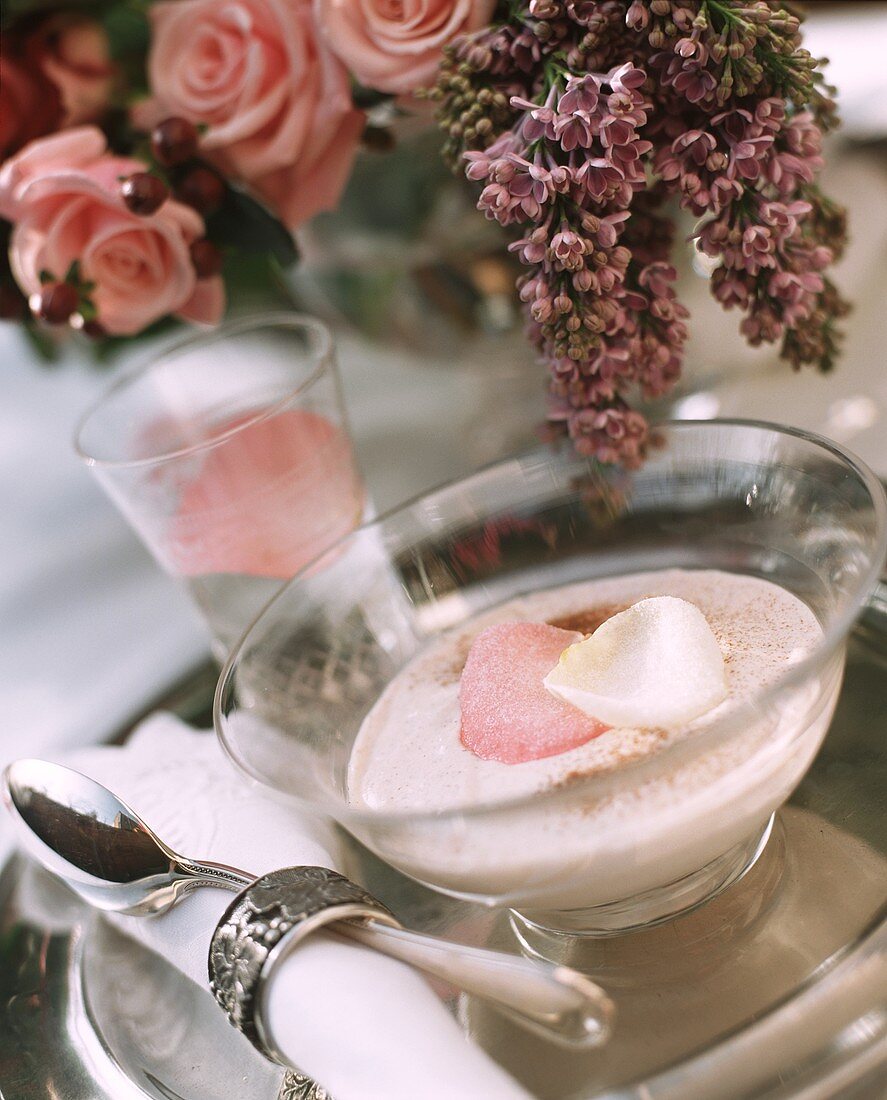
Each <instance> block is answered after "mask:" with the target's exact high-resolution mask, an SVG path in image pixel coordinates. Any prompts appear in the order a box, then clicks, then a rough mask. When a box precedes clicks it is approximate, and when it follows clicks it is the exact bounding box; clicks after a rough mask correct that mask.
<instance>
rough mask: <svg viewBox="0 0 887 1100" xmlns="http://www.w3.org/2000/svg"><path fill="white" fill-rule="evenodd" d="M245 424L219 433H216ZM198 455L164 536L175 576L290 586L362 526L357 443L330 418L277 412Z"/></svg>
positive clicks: (299, 411)
mask: <svg viewBox="0 0 887 1100" xmlns="http://www.w3.org/2000/svg"><path fill="white" fill-rule="evenodd" d="M243 423H244V418H242V417H241V418H240V419H238V420H232V421H231V423H230V424H228V425H220V426H218V425H217V426H216V428H215V430H214V433H213V434H214V435H221V434H222V433H223V432H225V431H226V430H231V429H234V428H237V427H238V426H239V425H241V424H243ZM196 457H197V458H198V459H199V463H200V464H199V467H198V468H197V470H196V472H195V475H194V477H193V478H192V479H191V480H189V481H188V482H186V483H185V485H184V486H183V487H182V489H181V492H180V495H179V500H178V507H177V509H176V512H175V514H174V516H173V517H172V519H171V521H170V525H169V527H168V530H167V532H166V539H167V547H166V549H167V553H166V555H165V556H166V558H167V560H168V562H169V563H170V565H171V567H172V569H173V571H174V572H177V573H180V574H183V575H185V576H199V575H205V574H209V573H239V574H248V575H250V576H256V577H274V578H280V579H285V578H287V577H290V576H292V575H293V574H294V573H296V572H297V571H298V570H299V569H301V568H302V566H303V565H306V564H307V563H308V562H309V561H311V559H312V558H314V557H315V556H316V555H317V554H319V553H320V552H321V551H323V550H325V549H326V548H327V547H328V546H329V545H330V544H331V543H332V542H334V541H335V540H336V539H337V538H339V537H340V536H341V535H344V534H345V533H346V532H348V531H350V530H351V529H352V528H353V527H354V526H355V524H356V523H357V522H359V519H360V514H361V511H362V507H363V490H362V487H361V483H360V479H359V477H358V475H357V472H356V470H355V468H354V465H353V459H352V452H351V444H350V442H349V440H348V436H347V435H346V433H345V432H344V431H343V430H342V429H341V428H339V427H337V426H336V425H335V424H333V423H332V422H331V421H330V420H328V419H327V418H326V417H325V416H320V415H319V414H317V413H313V412H309V411H307V410H305V409H290V410H287V411H285V412H282V413H277V414H275V415H273V416H270V417H268V418H267V419H265V420H260V421H258V422H257V423H255V424H252V425H249V426H247V427H242V428H241V430H240V431H237V432H235V434H233V435H231V436H229V437H228V438H227V439H225V440H223V441H221V442H220V443H218V444H217V445H216V446H214V447H211V448H210V449H208V450H206V451H204V452H197V456H196Z"/></svg>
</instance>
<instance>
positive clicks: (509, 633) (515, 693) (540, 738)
mask: <svg viewBox="0 0 887 1100" xmlns="http://www.w3.org/2000/svg"><path fill="white" fill-rule="evenodd" d="M581 639H582V635H581V634H579V633H577V632H576V631H574V630H560V629H559V628H558V627H556V626H549V625H548V624H547V623H525V622H517V623H500V624H499V625H498V626H491V627H488V628H487V629H486V630H483V631H481V633H480V634H478V636H477V637H476V638H475V640H474V644H473V645H472V647H471V650H470V652H469V654H468V659H467V660H466V662H465V668H464V669H463V670H462V681H461V684H460V686H459V705H460V707H461V711H462V744H463V745H464V746H465V747H466V748H467V749H470V750H471V751H472V752H473V753H474V754H475V756H479V757H481V759H482V760H498V761H500V763H503V764H522V763H525V762H526V761H528V760H541V759H542V757H544V756H557V755H558V753H562V752H567V751H568V750H569V749H575V748H577V747H578V746H579V745H584V744H585V742H586V741H590V740H591V739H592V738H593V737H597V736H598V735H599V734H602V733H604V732H605V731H606V730H607V729H608V728H609V727H608V726H605V725H604V724H603V723H601V722H598V721H596V720H595V719H594V718H589V717H588V715H585V714H583V713H582V711H581V710H578V709H577V708H576V707H573V706H570V705H569V704H568V703H563V702H561V701H560V700H559V699H556V698H555V697H554V696H553V695H552V694H551V693H550V692H548V691H546V689H545V687H544V685H543V683H542V681H543V679H544V678H545V676H546V675H547V674H548V673H549V672H550V671H551V670H552V668H554V666H555V665H556V664H557V660H558V658H559V657H560V655H561V653H563V651H564V650H565V649H566V648H567V646H570V645H573V644H574V643H575V642H578V641H580V640H581Z"/></svg>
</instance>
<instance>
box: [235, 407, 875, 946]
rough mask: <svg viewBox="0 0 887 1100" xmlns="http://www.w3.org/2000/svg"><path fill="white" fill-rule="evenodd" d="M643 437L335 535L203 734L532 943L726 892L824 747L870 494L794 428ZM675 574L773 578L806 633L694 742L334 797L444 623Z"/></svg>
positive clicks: (727, 424)
mask: <svg viewBox="0 0 887 1100" xmlns="http://www.w3.org/2000/svg"><path fill="white" fill-rule="evenodd" d="M659 444H660V446H659V449H657V450H654V452H653V453H652V454H651V456H650V458H649V459H648V461H647V462H646V464H645V465H644V466H643V467H642V468H641V469H640V470H637V471H633V472H625V471H620V470H617V469H614V468H611V467H602V466H600V465H598V464H596V463H595V462H594V461H592V460H589V459H584V458H581V457H579V456H577V455H576V454H575V453H573V452H572V451H571V450H569V449H567V448H564V449H562V450H560V451H557V450H552V449H549V448H541V449H537V450H534V451H531V452H528V453H526V454H524V455H521V456H519V457H518V458H515V459H512V460H509V461H505V462H500V463H498V464H495V465H493V466H490V467H488V468H487V469H485V470H482V471H481V472H479V473H477V474H475V475H473V476H471V477H468V478H465V479H462V480H460V481H457V482H454V483H452V484H451V485H448V486H445V487H444V488H442V489H439V490H436V491H434V492H432V493H429V494H426V495H425V496H422V497H419V498H418V499H416V500H415V501H413V502H412V503H409V504H407V505H404V506H403V507H401V508H398V509H396V510H395V511H393V512H390V513H389V514H388V515H386V516H383V517H381V518H380V519H377V520H376V521H375V522H373V523H370V524H367V525H366V526H364V527H362V528H360V529H359V530H357V531H356V532H354V533H351V534H349V535H347V536H346V537H345V538H343V539H342V540H341V541H340V542H339V543H337V544H336V546H335V547H333V548H332V549H331V550H330V551H328V552H327V553H326V554H324V555H322V556H321V557H320V558H319V559H318V560H317V561H315V562H314V563H313V564H312V565H311V566H310V567H309V568H308V569H306V570H303V572H302V573H300V574H299V575H298V576H296V577H295V578H294V579H293V580H292V581H291V582H290V583H289V585H287V587H286V588H284V589H283V590H282V591H281V593H280V594H279V595H278V596H277V597H276V599H275V600H274V601H272V603H271V604H270V605H269V606H268V607H267V608H266V609H265V611H264V612H263V614H262V615H261V617H260V618H259V619H258V620H257V621H256V623H255V624H254V625H253V626H252V628H251V629H250V631H249V632H248V633H247V635H246V636H245V637H244V639H243V640H242V642H241V644H240V646H239V648H238V650H237V652H235V653H234V654H232V656H231V657H230V658H229V661H228V663H227V665H226V667H225V668H224V670H223V672H222V677H221V679H220V681H219V685H218V689H217V693H216V703H215V721H216V728H217V731H218V734H219V736H220V738H221V742H222V744H223V746H224V748H225V749H226V751H227V752H228V754H229V755H230V757H231V758H232V759H233V760H234V761H235V763H236V764H237V765H238V766H239V767H240V768H241V769H242V770H243V771H244V772H246V773H248V774H249V775H251V776H252V777H254V778H255V779H257V780H259V781H260V782H262V783H265V784H267V785H268V786H270V787H274V788H276V789H278V790H279V791H283V792H285V793H286V794H287V795H289V796H291V797H292V798H293V799H295V800H297V801H298V802H299V803H301V804H302V805H303V806H307V807H309V808H310V809H311V810H312V811H313V812H315V813H317V812H320V813H323V814H326V815H328V816H330V817H332V818H334V819H335V820H336V821H338V822H339V823H340V824H341V825H343V826H344V827H345V828H346V829H347V830H349V831H350V832H351V833H352V834H353V835H354V836H355V837H356V838H357V839H358V840H360V841H362V842H363V843H364V844H365V845H366V846H367V847H368V848H370V849H371V850H372V851H374V852H375V853H376V854H377V855H379V856H381V858H382V859H384V860H386V861H387V862H388V863H390V864H392V865H393V866H394V867H396V868H398V869H399V870H401V871H403V872H404V873H406V874H407V875H410V876H411V877H413V878H414V879H416V880H418V881H420V882H422V883H424V884H426V885H428V886H430V887H433V888H435V889H437V890H440V891H442V892H444V893H446V894H450V895H453V896H456V897H461V898H466V899H470V900H473V901H476V902H481V903H483V904H486V905H502V906H509V907H511V908H512V910H513V911H516V915H515V917H514V918H513V919H514V921H515V922H516V926H517V927H518V929H519V930H521V931H522V932H524V933H527V934H528V935H529V932H534V933H536V932H538V933H551V934H552V935H555V936H557V935H606V934H613V933H616V932H619V931H625V930H628V929H632V928H639V927H643V926H647V925H650V924H653V923H656V922H658V921H662V920H666V919H668V918H669V917H671V916H673V915H675V914H677V913H679V912H686V911H688V910H689V909H692V908H694V907H695V906H697V905H700V904H702V903H703V902H704V901H705V900H707V899H708V898H711V897H713V896H714V895H715V894H717V893H718V892H720V891H721V890H723V889H724V888H726V887H727V886H729V885H730V884H731V883H733V882H736V881H737V880H738V879H739V878H740V877H742V875H744V874H745V872H746V871H747V870H748V869H749V868H750V867H751V866H752V865H753V864H754V862H755V860H756V859H757V858H758V856H759V855H760V853H761V851H762V850H763V847H764V845H765V844H766V842H767V838H768V836H769V832H770V824H771V821H772V815H773V813H774V811H775V810H776V809H777V808H778V807H779V806H780V805H781V804H782V803H783V802H784V801H785V800H786V799H787V798H788V797H789V795H790V794H791V793H792V791H793V790H794V788H795V787H796V786H797V784H798V783H799V781H800V780H801V777H802V776H803V775H804V773H805V772H806V770H807V768H808V767H809V765H810V763H811V761H812V760H813V757H814V756H815V754H816V752H817V750H818V749H819V746H820V744H821V742H822V739H823V737H824V736H825V733H826V730H827V728H828V724H829V721H830V718H831V714H832V711H833V708H834V705H835V702H836V699H837V695H838V691H839V688H840V683H841V675H842V671H843V663H844V646H845V639H846V637H847V634H848V631H849V629H850V627H851V625H852V623H853V622H854V620H855V618H856V616H857V614H858V613H859V611H860V609H861V608H862V607H863V605H864V603H865V601H866V599H867V598H868V597H869V595H870V594H871V592H872V591H873V590H874V588H875V585H876V583H877V580H878V575H879V572H880V569H881V567H882V565H883V562H884V557H885V553H887V501H885V498H884V492H883V489H882V487H881V485H880V484H879V482H878V480H877V479H876V478H875V477H874V475H873V474H872V473H871V471H869V470H868V469H867V468H866V467H865V466H863V465H862V464H861V463H860V462H859V461H858V460H856V459H855V458H854V457H853V456H851V455H850V454H848V453H847V452H846V451H844V450H842V449H841V448H840V447H838V446H836V445H834V444H832V443H830V442H828V441H826V440H824V439H819V438H816V437H814V436H811V435H807V434H805V433H804V432H801V431H795V430H792V429H788V428H781V427H779V426H776V425H768V424H760V423H753V422H741V421H705V422H689V421H683V422H676V423H672V424H669V425H666V426H665V427H663V428H662V429H661V431H660V432H659ZM670 568H680V569H684V570H711V569H715V570H721V571H725V572H728V573H733V574H747V575H750V576H755V577H760V578H765V579H767V580H769V581H771V582H775V583H776V584H778V585H781V586H782V587H783V588H785V589H787V590H788V591H789V592H791V593H793V594H794V595H795V596H797V597H798V598H799V599H800V600H802V601H803V602H804V603H805V604H806V605H807V606H808V607H809V608H810V609H811V610H812V612H813V613H814V614H815V616H816V618H817V619H818V621H819V623H820V625H821V627H822V637H821V640H820V641H819V642H818V643H817V644H816V645H815V647H814V648H813V649H812V650H810V651H809V652H803V653H800V652H799V653H798V654H797V655H796V656H797V659H796V660H794V661H793V663H789V664H787V665H786V667H785V670H784V671H782V672H781V673H780V674H779V675H778V678H775V679H774V680H773V681H771V682H769V683H768V684H767V685H766V686H764V687H762V688H761V689H760V690H758V691H757V692H752V693H748V694H747V695H746V694H744V693H743V695H742V696H740V698H738V699H736V700H734V701H733V702H732V703H731V704H730V705H729V706H726V707H724V708H723V710H721V711H719V712H718V714H717V716H713V717H712V719H711V721H710V722H707V723H705V724H704V725H703V726H701V727H699V728H698V729H694V730H693V731H692V733H690V732H688V734H687V735H686V736H681V737H674V738H667V737H666V738H664V739H663V740H661V741H659V742H657V743H656V744H655V745H654V746H653V747H652V748H651V749H650V751H649V752H647V753H646V754H645V755H640V754H638V755H636V756H634V757H632V756H631V755H630V754H628V755H625V756H624V757H622V758H621V759H618V760H617V761H616V762H615V763H614V765H613V766H611V767H609V768H608V769H606V770H603V771H601V772H600V773H599V774H577V775H573V776H569V777H568V778H567V779H566V780H564V781H563V782H560V783H558V784H554V785H552V786H551V787H549V788H548V789H546V790H544V791H541V792H539V793H535V794H533V795H530V796H522V797H518V798H515V797H513V796H511V797H503V796H502V795H501V794H499V795H497V792H496V791H495V789H486V790H483V791H482V792H480V793H477V794H476V797H475V798H469V797H468V796H466V797H465V799H464V801H460V802H459V803H458V804H455V803H454V804H453V805H452V806H451V807H449V808H446V809H441V810H434V809H427V810H426V809H424V808H423V809H421V810H408V811H395V810H389V809H385V810H377V809H373V808H372V807H371V806H368V805H366V804H364V803H361V802H355V801H352V799H351V798H349V790H348V774H349V760H350V757H351V751H352V747H353V745H354V743H355V739H356V738H357V735H358V732H359V730H360V728H361V723H362V722H363V720H364V718H365V717H366V715H367V714H368V712H369V711H370V709H371V708H372V707H373V705H374V704H375V703H376V701H377V700H378V699H379V696H380V695H381V693H382V692H383V691H384V689H385V687H386V686H387V685H388V684H389V683H390V681H391V680H392V678H393V677H394V676H396V675H397V674H398V672H399V671H400V670H401V669H403V668H404V666H405V665H406V664H407V663H408V662H409V661H410V660H411V659H412V658H413V657H415V656H416V654H418V653H420V652H421V651H422V650H423V648H424V647H426V646H428V645H429V644H430V643H433V642H434V641H435V639H437V638H438V637H439V636H440V635H441V633H442V632H443V631H445V630H447V629H448V628H452V627H458V626H460V625H461V624H463V623H466V622H469V621H471V620H472V619H473V618H474V617H475V616H477V615H480V614H483V613H485V612H486V611H488V610H489V609H491V608H493V607H495V606H497V605H498V604H500V603H502V602H503V601H506V600H509V599H512V598H514V597H517V596H521V595H524V594H527V593H530V592H537V591H541V590H544V589H547V588H556V587H559V586H561V585H565V584H570V583H574V582H584V581H589V580H592V579H596V578H600V577H607V576H611V577H612V576H619V575H621V574H629V573H639V572H647V571H650V570H661V569H670ZM581 610H583V609H582V608H577V611H581ZM461 660H464V650H463V651H462V652H461V654H460V653H456V652H454V666H453V675H454V676H455V677H458V674H459V665H460V661H461ZM419 705H420V704H419ZM465 751H467V750H465ZM509 766H511V765H502V767H503V768H507V767H509ZM513 766H514V767H520V766H522V765H513ZM451 801H453V800H451Z"/></svg>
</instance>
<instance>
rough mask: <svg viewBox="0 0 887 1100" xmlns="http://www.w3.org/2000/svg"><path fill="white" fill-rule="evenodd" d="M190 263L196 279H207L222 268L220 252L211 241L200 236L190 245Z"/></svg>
mask: <svg viewBox="0 0 887 1100" xmlns="http://www.w3.org/2000/svg"><path fill="white" fill-rule="evenodd" d="M191 263H192V264H194V270H195V271H196V272H197V278H198V279H208V278H210V276H212V275H218V274H219V272H220V271H221V270H222V253H221V252H219V250H218V249H217V248H216V246H215V245H214V244H213V243H212V241H208V240H207V239H206V237H201V239H200V240H199V241H195V242H194V243H193V244H192V245H191Z"/></svg>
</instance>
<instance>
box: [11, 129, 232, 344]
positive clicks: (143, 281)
mask: <svg viewBox="0 0 887 1100" xmlns="http://www.w3.org/2000/svg"><path fill="white" fill-rule="evenodd" d="M106 148H107V146H106V142H105V137H104V135H103V134H102V133H101V131H100V130H98V129H96V128H95V127H94V126H81V127H78V128H76V129H73V130H64V131H62V132H61V133H60V134H56V135H54V136H52V137H47V138H40V139H38V140H37V141H32V142H31V143H30V144H29V145H27V146H26V147H25V148H24V149H23V150H22V151H21V152H20V153H18V154H17V155H16V156H14V157H12V158H11V159H10V160H8V161H7V162H6V163H5V164H4V165H3V167H2V169H0V217H4V218H6V219H8V220H9V221H11V222H13V223H14V226H13V231H12V237H11V240H10V247H9V260H10V266H11V268H12V273H13V275H14V276H15V280H16V282H17V283H18V285H19V286H20V287H21V289H22V291H23V292H24V293H25V294H26V295H31V294H34V293H36V292H37V291H39V290H40V286H41V283H40V272H41V271H48V272H50V273H51V275H52V276H53V278H55V279H63V278H64V277H65V275H66V273H67V271H68V268H69V267H70V265H71V264H72V263H73V262H74V261H75V260H77V261H79V263H80V272H81V275H82V278H83V279H84V280H86V281H89V282H93V283H95V289H94V290H93V291H92V293H91V298H92V301H93V304H94V305H95V307H96V310H97V314H98V320H99V322H100V323H101V324H102V326H103V327H104V328H105V329H106V330H107V331H108V332H109V333H113V334H115V335H120V336H129V335H132V334H133V333H136V332H140V331H141V330H142V329H143V328H145V327H146V326H147V325H150V324H151V323H152V322H153V321H156V320H158V319H159V318H161V317H165V316H166V315H167V314H170V313H174V314H176V315H178V316H179V317H182V318H184V319H186V320H191V321H198V322H202V323H205V324H214V323H215V322H217V321H218V320H219V319H220V317H221V315H222V312H223V310H224V304H225V294H224V287H223V284H222V280H221V278H219V277H214V278H209V279H201V280H198V279H197V276H196V274H195V271H194V266H193V264H192V263H191V255H190V252H189V248H190V245H191V243H192V241H195V240H197V239H198V238H200V237H202V236H203V235H204V226H203V219H202V218H201V217H200V215H199V214H198V213H197V212H196V211H194V210H192V209H191V207H189V206H183V205H182V204H181V203H178V202H175V201H173V200H172V199H168V200H167V201H166V202H165V203H164V204H163V205H162V206H161V207H160V209H159V210H158V211H157V212H156V213H155V214H152V215H150V216H148V217H144V216H140V215H138V214H133V213H131V212H130V211H129V210H128V209H127V207H126V205H125V204H124V202H123V199H122V197H121V195H120V177H121V176H127V175H130V174H131V173H132V172H138V171H144V168H145V166H144V164H142V163H141V162H140V161H137V160H132V159H129V158H126V157H115V156H111V155H109V154H108V153H107V152H106Z"/></svg>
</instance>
